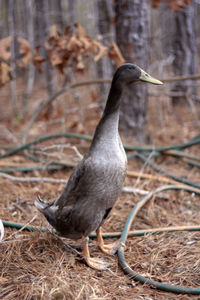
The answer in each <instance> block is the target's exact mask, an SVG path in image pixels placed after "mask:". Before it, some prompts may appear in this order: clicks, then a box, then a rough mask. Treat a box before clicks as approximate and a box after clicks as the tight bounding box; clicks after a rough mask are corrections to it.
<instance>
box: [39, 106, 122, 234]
mask: <svg viewBox="0 0 200 300" xmlns="http://www.w3.org/2000/svg"><path fill="white" fill-rule="evenodd" d="M113 118H116V122H117V123H116V124H115V125H113V127H111V124H108V123H112V121H113ZM118 118H119V113H118V111H116V112H113V115H112V116H110V118H106V120H105V121H104V119H105V118H103V119H102V121H101V123H99V126H98V127H97V129H96V134H95V136H94V139H93V141H92V144H91V147H90V149H89V151H88V153H87V154H86V155H85V157H84V158H83V159H82V161H81V162H80V163H79V164H78V165H77V167H76V168H74V170H73V172H72V174H71V176H70V178H69V181H68V183H67V185H66V187H65V188H64V190H63V192H62V194H61V195H60V196H59V197H58V198H57V199H56V200H55V202H54V203H52V204H50V205H47V206H46V208H44V207H43V206H42V207H41V209H42V213H43V214H44V215H45V217H46V218H47V220H48V222H49V223H50V224H51V225H52V226H53V227H54V228H55V229H56V231H57V232H58V233H59V234H60V235H62V236H64V237H67V238H71V239H79V238H82V237H83V236H85V237H86V236H88V235H89V234H90V233H91V232H92V231H95V230H97V228H99V227H100V226H101V225H102V224H103V223H104V221H105V220H106V218H107V217H108V215H109V213H110V211H111V209H112V207H113V205H114V203H115V202H116V200H117V198H118V197H119V195H120V193H121V190H122V187H123V183H124V178H125V173H126V165H127V158H126V154H125V151H124V148H123V145H122V142H121V139H120V137H119V134H118V121H117V119H118ZM102 124H103V125H102ZM107 127H108V128H110V130H109V131H108V132H107V134H102V130H104V129H106V128H107ZM99 136H100V137H99ZM37 207H38V206H37ZM38 208H39V210H40V207H38Z"/></svg>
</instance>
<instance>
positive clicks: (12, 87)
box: [9, 0, 17, 115]
mask: <svg viewBox="0 0 200 300" xmlns="http://www.w3.org/2000/svg"><path fill="white" fill-rule="evenodd" d="M15 12H16V2H15V1H14V0H9V34H10V36H11V37H12V38H13V40H12V42H11V46H10V51H11V60H10V66H11V69H12V77H13V78H12V80H11V81H10V90H11V102H12V108H13V114H14V115H15V114H16V112H17V84H16V63H15V61H16V44H17V41H16V39H17V37H16V31H15V24H16V13H15Z"/></svg>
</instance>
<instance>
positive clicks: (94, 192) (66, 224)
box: [35, 63, 162, 270]
mask: <svg viewBox="0 0 200 300" xmlns="http://www.w3.org/2000/svg"><path fill="white" fill-rule="evenodd" d="M138 81H145V82H149V83H152V84H158V85H159V84H162V82H161V81H159V80H157V79H155V78H153V77H151V76H150V75H149V74H147V73H146V72H145V71H143V70H142V69H141V68H139V67H138V66H136V65H134V64H130V63H126V64H123V65H121V66H120V67H119V68H118V69H117V71H116V72H115V74H114V77H113V80H112V84H111V88H110V92H109V95H108V99H107V103H106V106H105V109H104V112H103V115H102V118H101V119H100V121H99V123H98V125H97V127H96V131H95V134H94V137H93V140H92V142H91V146H90V148H89V150H88V152H87V154H86V155H85V156H84V158H83V159H82V161H81V162H80V163H79V164H78V165H77V166H76V167H75V168H74V170H73V172H72V174H71V176H70V178H69V180H68V182H67V185H66V186H65V188H64V190H63V192H62V194H61V195H60V196H59V197H58V198H57V199H56V200H55V201H54V202H53V203H51V204H48V203H46V202H44V201H43V200H41V199H40V197H39V201H36V202H35V205H36V207H37V208H38V210H39V211H40V212H41V213H42V214H43V215H44V216H45V217H46V219H47V221H48V222H49V223H50V224H51V225H52V226H53V227H54V228H55V229H56V231H57V232H58V233H59V234H60V235H61V236H63V237H66V238H70V239H80V238H81V239H82V240H83V254H84V259H85V261H86V263H87V264H88V266H90V267H91V268H94V269H97V270H103V269H105V268H107V264H106V263H105V262H104V261H102V260H100V259H97V258H92V257H90V253H89V248H88V240H89V238H88V235H89V234H90V233H91V232H92V231H96V233H97V241H98V245H99V247H100V249H101V250H102V251H103V252H104V253H106V254H110V255H111V254H113V253H114V252H115V251H116V249H117V245H120V243H119V241H118V242H117V243H114V244H110V245H104V241H103V238H102V235H101V226H102V224H103V223H104V222H105V220H106V218H107V217H108V215H109V213H110V211H111V209H112V207H113V205H114V204H115V202H116V200H117V198H118V197H119V195H120V193H121V190H122V187H123V183H124V178H125V174H126V165H127V158H126V154H125V151H124V148H123V145H122V142H121V139H120V136H119V132H118V124H119V112H120V99H121V96H122V93H123V90H124V88H126V87H127V85H129V84H133V83H136V82H138Z"/></svg>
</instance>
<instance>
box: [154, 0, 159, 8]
mask: <svg viewBox="0 0 200 300" xmlns="http://www.w3.org/2000/svg"><path fill="white" fill-rule="evenodd" d="M160 2H161V0H153V1H152V7H153V8H157V7H158V6H159V5H160Z"/></svg>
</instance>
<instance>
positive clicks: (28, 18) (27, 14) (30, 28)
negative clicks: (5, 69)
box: [22, 0, 35, 114]
mask: <svg viewBox="0 0 200 300" xmlns="http://www.w3.org/2000/svg"><path fill="white" fill-rule="evenodd" d="M33 16H34V5H33V0H26V1H25V3H24V31H25V32H26V38H27V39H28V41H29V43H30V48H31V53H32V54H33V49H34V24H33V23H34V22H33ZM25 24H27V26H26V27H25ZM25 80H26V89H25V92H24V99H23V108H22V113H23V114H25V113H26V107H27V104H28V99H29V96H30V94H31V92H32V89H33V85H34V80H35V67H34V65H33V63H32V62H30V64H29V65H28V67H27V70H26V79H25Z"/></svg>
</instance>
